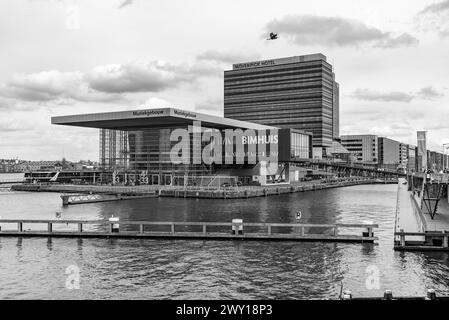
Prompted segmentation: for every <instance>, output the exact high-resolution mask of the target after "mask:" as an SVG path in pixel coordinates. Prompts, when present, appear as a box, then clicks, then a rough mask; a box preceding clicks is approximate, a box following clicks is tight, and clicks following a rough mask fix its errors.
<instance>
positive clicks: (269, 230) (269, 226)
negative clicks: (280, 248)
mask: <svg viewBox="0 0 449 320" xmlns="http://www.w3.org/2000/svg"><path fill="white" fill-rule="evenodd" d="M268 235H269V236H271V224H269V225H268Z"/></svg>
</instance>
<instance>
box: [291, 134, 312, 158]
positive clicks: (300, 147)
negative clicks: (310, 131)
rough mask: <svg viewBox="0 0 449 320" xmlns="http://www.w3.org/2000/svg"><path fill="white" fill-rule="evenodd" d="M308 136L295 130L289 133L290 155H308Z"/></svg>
mask: <svg viewBox="0 0 449 320" xmlns="http://www.w3.org/2000/svg"><path fill="white" fill-rule="evenodd" d="M309 152H310V146H309V136H308V135H305V134H301V133H297V132H291V133H290V157H291V158H292V159H308V158H309V157H310V154H309Z"/></svg>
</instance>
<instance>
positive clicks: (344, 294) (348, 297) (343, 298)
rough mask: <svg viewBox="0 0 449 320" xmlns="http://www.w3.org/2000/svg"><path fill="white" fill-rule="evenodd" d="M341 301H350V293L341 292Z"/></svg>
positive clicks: (346, 291)
mask: <svg viewBox="0 0 449 320" xmlns="http://www.w3.org/2000/svg"><path fill="white" fill-rule="evenodd" d="M341 298H342V300H352V292H351V291H350V290H345V291H343V295H342V297H341Z"/></svg>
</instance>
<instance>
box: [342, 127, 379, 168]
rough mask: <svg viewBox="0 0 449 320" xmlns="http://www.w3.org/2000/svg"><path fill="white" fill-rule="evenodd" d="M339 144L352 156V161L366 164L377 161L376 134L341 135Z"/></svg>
mask: <svg viewBox="0 0 449 320" xmlns="http://www.w3.org/2000/svg"><path fill="white" fill-rule="evenodd" d="M341 144H342V145H343V147H344V148H346V150H348V151H349V152H350V153H351V154H352V155H353V156H354V161H356V162H362V163H367V164H377V163H378V138H377V136H376V135H372V134H360V135H342V136H341Z"/></svg>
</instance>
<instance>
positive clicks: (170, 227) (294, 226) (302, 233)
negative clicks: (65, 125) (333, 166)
mask: <svg viewBox="0 0 449 320" xmlns="http://www.w3.org/2000/svg"><path fill="white" fill-rule="evenodd" d="M0 224H15V225H16V226H17V227H16V228H15V229H13V230H3V229H0V235H42V236H51V235H55V236H57V235H65V236H83V235H87V236H89V235H90V236H93V235H100V236H101V235H115V236H119V235H123V236H132V235H134V236H151V235H154V236H163V235H168V236H169V235H172V236H178V237H182V236H186V237H198V236H199V237H202V236H204V237H209V238H213V237H222V236H223V235H226V237H238V238H241V237H243V238H261V239H262V238H276V239H295V238H297V239H301V238H304V239H318V240H336V241H338V240H342V241H361V242H364V241H366V242H373V241H374V240H377V237H374V229H375V228H378V225H377V224H300V223H264V222H262V223H260V222H259V223H257V222H244V223H233V222H180V221H171V222H167V221H109V220H62V219H53V220H26V219H0ZM25 224H44V225H47V228H46V230H24V227H23V226H24V225H25ZM57 224H66V225H69V224H70V225H77V226H78V231H74V230H53V226H54V225H57ZM85 225H97V226H98V225H99V226H103V227H106V231H84V226H85ZM124 225H128V226H138V231H129V230H120V231H118V229H120V226H124ZM117 226H118V229H117V230H114V229H115V228H117ZM151 226H153V227H154V226H159V227H160V226H165V227H167V228H166V229H165V231H152V230H148V228H149V227H151ZM180 226H184V227H185V226H190V227H196V228H198V229H199V230H201V231H199V232H196V231H185V230H183V231H181V230H179V229H180V228H179V227H180ZM240 226H241V227H243V230H245V233H244V234H238V233H235V234H232V230H239V229H238V228H239V227H240ZM176 227H178V230H176ZM213 227H222V228H223V227H228V228H229V229H228V231H229V233H223V232H221V233H219V232H216V231H211V230H210V229H211V228H213ZM251 227H256V228H259V229H263V230H264V231H263V232H262V233H261V232H258V233H254V232H253V233H247V232H246V231H247V230H246V229H248V228H251ZM282 228H284V232H281V231H282ZM285 228H290V229H289V232H285ZM310 228H318V229H323V230H330V231H331V232H330V233H329V232H327V233H311V232H306V231H309V230H308V229H310ZM340 229H363V231H362V232H360V233H358V234H339V230H340ZM153 230H154V229H153ZM292 230H293V232H292Z"/></svg>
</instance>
